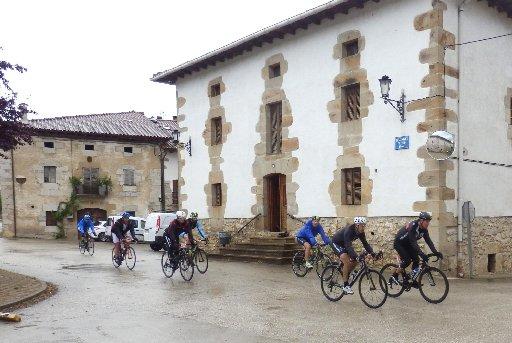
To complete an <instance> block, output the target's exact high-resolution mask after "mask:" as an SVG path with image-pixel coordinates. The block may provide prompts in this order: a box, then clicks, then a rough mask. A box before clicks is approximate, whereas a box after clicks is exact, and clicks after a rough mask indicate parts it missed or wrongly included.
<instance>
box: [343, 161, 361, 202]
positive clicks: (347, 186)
mask: <svg viewBox="0 0 512 343" xmlns="http://www.w3.org/2000/svg"><path fill="white" fill-rule="evenodd" d="M341 178H342V180H341V193H342V195H341V200H342V204H343V205H361V168H350V169H342V173H341Z"/></svg>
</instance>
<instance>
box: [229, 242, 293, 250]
mask: <svg viewBox="0 0 512 343" xmlns="http://www.w3.org/2000/svg"><path fill="white" fill-rule="evenodd" d="M230 247H236V248H240V249H261V250H293V249H301V247H300V246H299V245H298V244H295V243H286V244H275V243H251V242H248V243H236V244H231V245H230Z"/></svg>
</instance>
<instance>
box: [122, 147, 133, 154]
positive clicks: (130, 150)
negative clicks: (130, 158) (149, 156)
mask: <svg viewBox="0 0 512 343" xmlns="http://www.w3.org/2000/svg"><path fill="white" fill-rule="evenodd" d="M124 152H126V153H127V154H132V153H133V147H131V146H125V147H124Z"/></svg>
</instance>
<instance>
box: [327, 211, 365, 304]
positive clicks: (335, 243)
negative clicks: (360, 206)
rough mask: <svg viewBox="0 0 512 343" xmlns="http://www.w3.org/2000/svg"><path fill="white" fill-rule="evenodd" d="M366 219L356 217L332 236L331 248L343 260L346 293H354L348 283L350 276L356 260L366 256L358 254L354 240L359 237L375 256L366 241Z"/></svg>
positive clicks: (344, 289)
mask: <svg viewBox="0 0 512 343" xmlns="http://www.w3.org/2000/svg"><path fill="white" fill-rule="evenodd" d="M366 221H367V220H366V218H365V217H355V218H354V223H353V224H349V225H347V226H345V227H344V228H343V229H341V230H338V231H337V232H336V233H335V234H334V236H332V242H331V248H332V250H333V251H334V253H335V254H336V255H338V257H339V258H340V260H341V261H342V262H343V292H345V293H346V294H354V291H353V290H352V288H351V287H350V285H349V284H348V277H349V275H350V273H351V272H352V270H354V268H355V266H356V260H359V259H360V258H364V257H363V256H364V255H360V256H359V257H358V256H357V253H356V251H355V250H354V247H353V246H352V242H353V241H355V240H356V239H359V240H360V241H361V243H363V247H364V250H366V251H367V252H368V253H370V254H371V255H372V257H375V253H374V252H373V249H372V247H371V246H370V244H368V242H367V241H366V235H365V233H364V229H365V227H366Z"/></svg>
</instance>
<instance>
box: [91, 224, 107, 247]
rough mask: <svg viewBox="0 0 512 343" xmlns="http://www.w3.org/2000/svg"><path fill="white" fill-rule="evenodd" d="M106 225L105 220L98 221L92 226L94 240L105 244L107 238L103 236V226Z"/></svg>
mask: <svg viewBox="0 0 512 343" xmlns="http://www.w3.org/2000/svg"><path fill="white" fill-rule="evenodd" d="M106 225H107V221H106V220H101V221H99V222H98V223H97V224H96V225H94V233H95V234H96V237H98V238H96V240H97V241H101V242H107V241H108V236H107V235H106V234H105V230H106V229H105V226H106Z"/></svg>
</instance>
